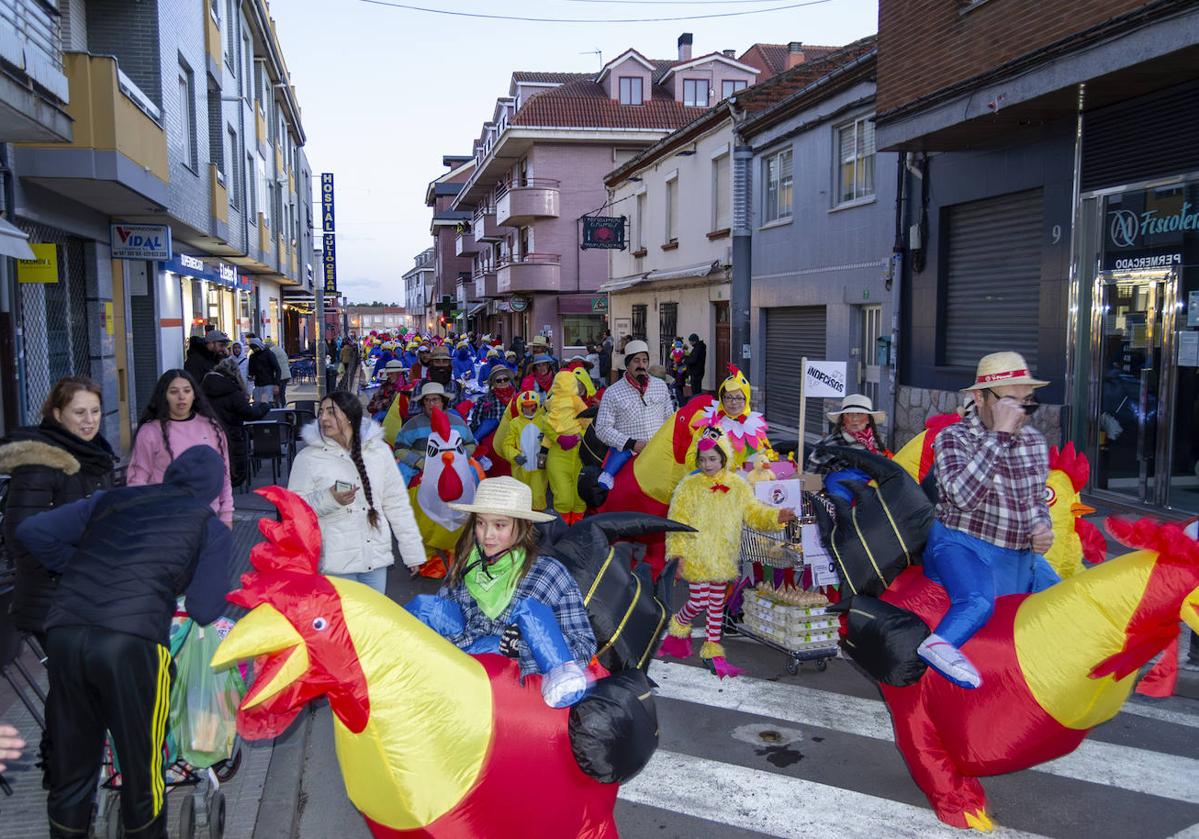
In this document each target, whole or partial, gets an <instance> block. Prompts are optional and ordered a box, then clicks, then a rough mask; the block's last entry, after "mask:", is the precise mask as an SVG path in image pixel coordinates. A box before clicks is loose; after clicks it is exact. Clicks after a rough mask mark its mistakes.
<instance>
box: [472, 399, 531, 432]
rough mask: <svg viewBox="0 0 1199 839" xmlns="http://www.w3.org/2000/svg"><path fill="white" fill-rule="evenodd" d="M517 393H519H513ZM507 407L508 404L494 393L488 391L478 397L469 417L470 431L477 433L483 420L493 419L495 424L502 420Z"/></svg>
mask: <svg viewBox="0 0 1199 839" xmlns="http://www.w3.org/2000/svg"><path fill="white" fill-rule="evenodd" d="M515 392H516V393H519V392H520V391H515ZM507 407H508V403H507V402H505V401H504V400H502V399H500V398H499V397H498V396H496V395H495V392H494V391H491V390H488V391H487V393H485V394H483V395H482V396H480V397H479V401H478V402H476V403H475V407H474V409H473V410H472V411H471V415H470V430H471V431H478V430H479V426H480V425H482V424H483V420H489V419H493V420H496V421H497V422H498V421H499V420H501V419H503V418H504V409H505V408H507Z"/></svg>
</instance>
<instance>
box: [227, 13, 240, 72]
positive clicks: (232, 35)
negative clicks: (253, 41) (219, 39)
mask: <svg viewBox="0 0 1199 839" xmlns="http://www.w3.org/2000/svg"><path fill="white" fill-rule="evenodd" d="M235 9H236V0H225V63H226V64H227V65H229V72H230V73H232V74H233V75H234V76H236V75H238V68H237V61H236V57H237V14H236V13H235V11H234V10H235Z"/></svg>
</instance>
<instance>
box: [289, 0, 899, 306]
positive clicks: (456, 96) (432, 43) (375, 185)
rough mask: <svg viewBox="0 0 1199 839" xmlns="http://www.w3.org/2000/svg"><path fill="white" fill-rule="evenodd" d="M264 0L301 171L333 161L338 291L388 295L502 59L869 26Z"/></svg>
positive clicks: (827, 36)
mask: <svg viewBox="0 0 1199 839" xmlns="http://www.w3.org/2000/svg"><path fill="white" fill-rule="evenodd" d="M380 2H389V0H380ZM394 2H405V3H408V4H409V5H417V6H424V7H428V8H437V9H445V10H453V11H460V12H476V13H480V14H494V15H512V16H528V17H540V18H572V19H576V20H584V19H586V20H591V21H597V20H603V21H610V20H611V19H613V18H651V17H652V18H663V17H665V18H674V17H683V16H687V15H714V14H721V13H726V12H749V11H755V10H761V9H772V8H774V9H777V8H778V7H779V6H790V5H793V4H795V2H796V0H694V2H688V0H658V2H648V0H507V1H506V2H500V0H394ZM809 2H811V0H809ZM270 10H271V15H272V16H273V17H274V18H275V22H276V29H277V32H278V36H279V40H280V42H281V45H282V47H283V55H284V59H285V61H286V62H287V66H288V68H289V70H290V71H291V76H292V82H293V83H294V84H295V86H296V93H297V96H298V99H299V102H300V107H301V109H302V118H303V123H304V131H305V133H306V135H307V138H308V140H307V146H306V148H305V151H306V153H307V155H308V161H309V163H310V165H311V166H312V171H313V173H314V177H313V182H314V184H315V183H317V182H318V181H319V175H318V173H320V172H333V173H334V180H335V187H336V192H335V196H336V202H337V207H336V210H337V276H338V287H339V289H340V290H341V292H342V293H343V294H345V295H346V296H348V297H349V299H350V301H351V302H370V301H372V300H380V301H383V302H395V303H403V299H404V293H403V280H402V277H403V274H404V272H405V271H408V270H409V269H410V268H411V267H412V265H413V259H414V257H415V256H416V255H417V254H418V253H420V252H421V251H423V250H424V249H425V248H427V247H429V246H431V245H432V243H433V242H432V237H431V235H430V232H429V221H430V218H431V215H432V210H431V209H430V208H428V207H426V206H425V203H424V202H425V189H426V187H427V186H428V184H429V182H430V181H431V180H434V179H435V178H437V177H439V176H440V175H441V174H443V173H444V172H445V171H446V170H445V169H444V168H443V167H442V165H441V158H442V156H443V155H446V154H458V155H462V154H470V152H471V144H472V142H473V141H474V139H475V138H476V137H478V135H479V132H480V130H481V129H482V125H483V123H484V122H485V121H487V120H488V119H490V118H491V114H492V111H493V109H494V107H495V100H496V98H498V97H500V96H505V95H507V92H508V83H509V78H510V76H511V74H512V72H513V71H514V70H557V71H562V72H575V73H579V72H588V71H598V70H599V68H600V66H601V63H602V62H601V60H600V56H599V55H597V54H596V51H597V50H599V51H601V52H602V55H603V59H604V60H611V59H612V58H615V57H616V56H617V55H619V54H620V53H622V52H623V51H624V50H626V49H628V48H629V47H635V48H636V49H638V50H639V51H641V52H642V53H644V54H646V55H648V56H649V57H651V58H673V57H676V56H677V41H678V36H679V35H680V34H681V33H683V32H691V33H693V34H694V37H695V42H694V47H693V54H694V55H702V54H704V53H708V52H712V51H715V50H723V49H735V50H736V51H737V54H738V55H740V54H741V53H742V52H743V51H744V50H745V49H747V48H748V47H749V46H750V45H751V44H754V43H756V42H765V43H787V42H789V41H802V42H804V43H808V44H821V45H836V44H845V43H849V42H851V41H854V40H856V39H858V38H861V37H863V36H865V35H869V34H872V33H873V32H875V31H876V30H877V25H878V3H877V1H876V0H823V2H816V3H813V4H812V5H807V6H802V7H798V8H791V9H785V10H779V11H770V12H765V13H760V14H743V15H741V16H739V17H725V18H711V19H706V20H675V21H663V22H656V23H607V22H604V23H596V22H590V23H546V22H523V21H503V20H486V19H475V18H468V17H451V16H445V15H439V14H431V13H428V12H420V11H414V10H409V9H401V8H396V7H390V6H383V5H376V4H374V3H368V2H365V0H271V2H270ZM317 212H318V218H319V207H318V208H317Z"/></svg>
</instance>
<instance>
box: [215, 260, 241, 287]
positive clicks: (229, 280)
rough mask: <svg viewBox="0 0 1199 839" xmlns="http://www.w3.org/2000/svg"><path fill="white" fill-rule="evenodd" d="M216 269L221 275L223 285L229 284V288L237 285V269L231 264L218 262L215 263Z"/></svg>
mask: <svg viewBox="0 0 1199 839" xmlns="http://www.w3.org/2000/svg"><path fill="white" fill-rule="evenodd" d="M216 270H217V273H218V274H220V275H221V281H222V282H223V283H224V284H225V285H227V286H229V287H230V288H234V287H235V286H237V271H236V270H235V269H234V267H233V266H232V265H227V264H226V263H224V262H220V263H217V267H216Z"/></svg>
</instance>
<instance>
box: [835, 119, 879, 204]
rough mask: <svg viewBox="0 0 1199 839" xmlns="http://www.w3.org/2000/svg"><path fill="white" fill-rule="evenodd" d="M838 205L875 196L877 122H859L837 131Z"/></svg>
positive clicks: (856, 120)
mask: <svg viewBox="0 0 1199 839" xmlns="http://www.w3.org/2000/svg"><path fill="white" fill-rule="evenodd" d="M837 149H838V156H837V165H838V173H837V181H838V183H837V203H838V204H844V203H845V202H847V201H856V200H858V199H859V198H868V197H869V196H872V195H874V121H873V120H872V119H871V118H870V117H862V118H861V119H855V120H854V121H853V122H851V123H850V124H849V125H843V126H841V127H840V128H838V129H837Z"/></svg>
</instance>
